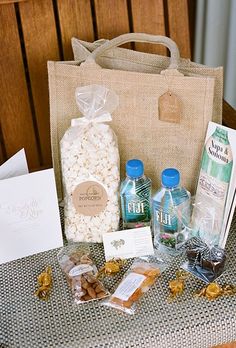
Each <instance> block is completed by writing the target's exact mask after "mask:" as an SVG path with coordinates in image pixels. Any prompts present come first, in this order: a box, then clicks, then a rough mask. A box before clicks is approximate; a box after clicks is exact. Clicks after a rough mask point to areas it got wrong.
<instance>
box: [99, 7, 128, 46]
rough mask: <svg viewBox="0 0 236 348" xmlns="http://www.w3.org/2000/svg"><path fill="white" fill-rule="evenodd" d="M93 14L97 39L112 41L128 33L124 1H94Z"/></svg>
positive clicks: (126, 10) (126, 11)
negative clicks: (94, 14) (94, 15)
mask: <svg viewBox="0 0 236 348" xmlns="http://www.w3.org/2000/svg"><path fill="white" fill-rule="evenodd" d="M95 12H96V21H97V33H98V38H105V39H112V38H113V37H116V36H118V35H121V34H124V33H128V32H129V31H130V29H129V18H128V9H127V2H126V0H95Z"/></svg>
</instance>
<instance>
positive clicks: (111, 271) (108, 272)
mask: <svg viewBox="0 0 236 348" xmlns="http://www.w3.org/2000/svg"><path fill="white" fill-rule="evenodd" d="M125 263H126V260H121V259H116V260H115V259H112V260H109V261H107V262H105V264H104V266H103V267H101V268H100V269H99V271H98V278H103V277H105V276H114V275H115V274H117V273H119V272H120V271H121V268H122V267H123V266H124V265H125Z"/></svg>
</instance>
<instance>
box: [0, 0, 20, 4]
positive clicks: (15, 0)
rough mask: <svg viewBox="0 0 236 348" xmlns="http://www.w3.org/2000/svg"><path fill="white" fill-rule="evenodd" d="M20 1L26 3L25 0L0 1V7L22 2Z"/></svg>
mask: <svg viewBox="0 0 236 348" xmlns="http://www.w3.org/2000/svg"><path fill="white" fill-rule="evenodd" d="M22 1H27V0H0V5H2V4H12V3H14V2H22Z"/></svg>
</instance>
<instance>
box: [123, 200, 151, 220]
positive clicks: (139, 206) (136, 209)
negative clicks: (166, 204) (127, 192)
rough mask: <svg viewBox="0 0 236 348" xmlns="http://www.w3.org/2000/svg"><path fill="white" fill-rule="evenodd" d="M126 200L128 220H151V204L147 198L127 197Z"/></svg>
mask: <svg viewBox="0 0 236 348" xmlns="http://www.w3.org/2000/svg"><path fill="white" fill-rule="evenodd" d="M127 198H128V199H127V201H126V207H125V208H126V214H125V215H126V220H127V221H131V220H132V221H146V220H147V221H148V220H150V205H149V202H148V201H147V200H142V199H137V197H135V198H132V197H127Z"/></svg>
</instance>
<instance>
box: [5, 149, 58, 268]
mask: <svg viewBox="0 0 236 348" xmlns="http://www.w3.org/2000/svg"><path fill="white" fill-rule="evenodd" d="M18 155H19V154H18ZM20 157H21V160H23V161H21V160H19V158H20ZM20 157H18V156H17V160H16V161H14V160H11V161H10V163H13V167H14V170H12V172H14V173H16V172H20V173H21V174H22V171H21V169H22V168H23V167H24V155H23V154H22V153H21V154H20ZM18 160H19V161H18ZM15 164H16V165H15ZM5 165H6V164H4V166H5ZM10 167H11V165H10ZM13 167H12V168H13ZM18 170H19V171H18ZM8 172H11V170H9V168H8ZM0 177H1V167H0ZM62 245H63V239H62V232H61V225H60V215H59V209H58V201H57V194H56V186H55V179H54V171H53V169H48V170H42V171H39V172H35V173H31V174H25V175H20V176H15V177H12V178H8V179H3V180H0V263H5V262H8V261H12V260H15V259H18V258H21V257H25V256H29V255H32V254H35V253H39V252H42V251H46V250H50V249H53V248H57V247H61V246H62Z"/></svg>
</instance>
